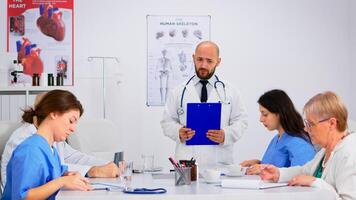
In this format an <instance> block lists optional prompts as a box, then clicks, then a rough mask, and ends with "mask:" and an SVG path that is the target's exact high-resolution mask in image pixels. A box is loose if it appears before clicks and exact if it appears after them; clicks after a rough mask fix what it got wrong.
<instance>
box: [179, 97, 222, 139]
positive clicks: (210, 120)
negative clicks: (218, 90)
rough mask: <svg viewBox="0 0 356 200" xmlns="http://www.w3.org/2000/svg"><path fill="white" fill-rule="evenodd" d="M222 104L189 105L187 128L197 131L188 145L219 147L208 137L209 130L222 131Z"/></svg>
mask: <svg viewBox="0 0 356 200" xmlns="http://www.w3.org/2000/svg"><path fill="white" fill-rule="evenodd" d="M220 121H221V103H188V104H187V126H186V127H187V128H191V129H192V130H195V135H194V136H193V137H192V139H190V140H188V141H186V143H185V144H186V145H218V143H216V142H213V141H211V140H210V139H209V138H207V137H206V133H207V132H208V130H220V124H221V122H220Z"/></svg>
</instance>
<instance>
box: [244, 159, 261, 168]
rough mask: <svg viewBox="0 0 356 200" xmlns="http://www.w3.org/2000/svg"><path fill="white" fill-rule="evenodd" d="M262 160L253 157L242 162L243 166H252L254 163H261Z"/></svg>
mask: <svg viewBox="0 0 356 200" xmlns="http://www.w3.org/2000/svg"><path fill="white" fill-rule="evenodd" d="M260 163H261V161H260V160H257V159H252V160H245V161H243V162H242V163H240V165H241V167H251V166H252V165H256V164H260Z"/></svg>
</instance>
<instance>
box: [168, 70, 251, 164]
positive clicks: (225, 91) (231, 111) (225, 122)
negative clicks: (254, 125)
mask: <svg viewBox="0 0 356 200" xmlns="http://www.w3.org/2000/svg"><path fill="white" fill-rule="evenodd" d="M219 80H220V79H219ZM199 81H200V79H199V78H198V77H197V76H195V77H194V78H193V79H192V80H191V81H190V82H189V84H187V83H183V84H181V85H179V86H178V87H177V88H175V89H174V90H173V91H172V92H170V94H169V95H168V99H167V102H166V106H165V110H164V113H163V118H162V120H161V126H162V129H163V133H164V134H165V135H166V136H167V137H169V138H171V139H172V140H173V141H175V142H176V149H175V158H176V159H177V160H181V159H191V157H195V158H196V159H197V161H198V162H199V164H200V165H209V164H219V163H221V164H232V163H233V145H234V143H235V142H236V141H237V140H238V139H239V138H240V137H241V136H242V134H243V132H244V131H245V129H246V128H247V113H246V110H245V107H244V105H243V103H242V100H241V97H240V94H239V93H238V92H237V91H236V90H235V89H233V88H232V87H231V86H230V85H229V84H228V83H226V82H223V84H222V83H221V82H217V78H216V77H215V76H213V77H212V78H210V79H209V83H208V84H207V91H208V100H207V102H208V103H212V102H213V103H217V102H223V103H222V111H221V129H223V130H224V131H225V141H224V142H223V144H219V145H203V146H187V145H186V144H185V142H184V143H182V142H181V141H180V139H179V129H180V128H181V127H183V126H185V125H186V113H187V112H186V111H187V103H200V93H201V88H202V84H201V83H200V82H199ZM214 85H216V88H215V87H214ZM224 85H225V86H224ZM184 87H186V90H185V93H184V97H183V104H182V109H183V111H184V113H183V114H178V109H179V108H180V106H181V99H182V93H183V90H184Z"/></svg>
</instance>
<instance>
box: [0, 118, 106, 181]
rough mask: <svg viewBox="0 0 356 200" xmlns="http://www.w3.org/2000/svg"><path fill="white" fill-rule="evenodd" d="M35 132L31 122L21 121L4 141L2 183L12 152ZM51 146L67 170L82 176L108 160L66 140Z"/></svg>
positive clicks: (4, 179)
mask: <svg viewBox="0 0 356 200" xmlns="http://www.w3.org/2000/svg"><path fill="white" fill-rule="evenodd" d="M36 132H37V129H36V127H35V126H34V125H33V124H30V123H23V124H22V125H21V126H20V127H19V128H18V129H16V130H15V131H14V132H13V133H12V134H11V136H10V138H9V140H8V141H7V142H6V145H5V149H4V152H3V154H2V157H1V179H2V183H3V184H4V185H5V183H6V167H7V164H8V163H9V161H10V159H11V155H12V152H13V151H14V150H15V149H16V147H17V146H18V145H19V144H20V143H21V142H23V141H24V140H25V139H26V138H28V137H30V136H31V135H33V134H35V133H36ZM53 146H54V147H55V148H56V149H57V151H58V154H59V157H60V159H61V162H62V164H64V165H68V171H78V172H80V173H81V174H82V176H85V174H86V173H87V172H88V171H89V169H90V168H91V167H92V166H100V165H104V164H106V163H108V162H109V161H106V160H102V159H99V158H95V157H94V156H90V155H87V154H84V153H82V152H80V151H78V150H75V149H73V148H72V147H71V146H70V145H69V144H67V143H66V142H55V143H54V144H53Z"/></svg>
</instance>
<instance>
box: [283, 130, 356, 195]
mask: <svg viewBox="0 0 356 200" xmlns="http://www.w3.org/2000/svg"><path fill="white" fill-rule="evenodd" d="M355 146H356V134H349V135H348V136H346V137H345V138H344V139H343V140H342V141H341V142H340V143H339V144H337V145H336V146H335V148H334V150H333V152H332V153H331V156H330V158H329V160H328V161H327V162H326V163H325V167H324V170H323V173H322V176H321V178H316V180H315V181H314V182H313V184H312V185H311V186H312V187H316V188H323V189H326V190H330V191H332V192H333V193H334V194H335V199H343V200H351V199H352V200H355V199H356V151H355ZM324 155H325V149H321V150H320V151H319V152H318V153H317V154H316V155H315V157H314V159H313V160H311V161H309V162H308V163H306V164H305V165H303V166H298V167H290V168H280V169H279V170H280V177H279V182H285V181H289V180H290V179H292V178H293V177H294V176H296V175H300V174H305V175H310V176H313V174H314V172H315V170H316V169H317V167H318V165H319V163H320V161H321V159H322V158H323V157H324Z"/></svg>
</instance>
